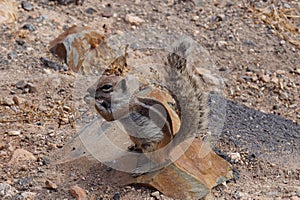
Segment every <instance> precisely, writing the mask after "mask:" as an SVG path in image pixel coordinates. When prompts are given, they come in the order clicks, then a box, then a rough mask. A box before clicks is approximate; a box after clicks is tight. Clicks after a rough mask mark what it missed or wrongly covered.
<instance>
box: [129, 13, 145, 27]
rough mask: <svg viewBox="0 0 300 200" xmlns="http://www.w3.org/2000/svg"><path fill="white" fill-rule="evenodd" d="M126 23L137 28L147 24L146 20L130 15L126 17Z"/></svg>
mask: <svg viewBox="0 0 300 200" xmlns="http://www.w3.org/2000/svg"><path fill="white" fill-rule="evenodd" d="M125 21H126V22H128V23H130V24H132V25H136V26H138V25H140V24H142V23H144V22H145V20H143V19H142V18H140V17H138V16H134V15H130V14H127V15H126V16H125Z"/></svg>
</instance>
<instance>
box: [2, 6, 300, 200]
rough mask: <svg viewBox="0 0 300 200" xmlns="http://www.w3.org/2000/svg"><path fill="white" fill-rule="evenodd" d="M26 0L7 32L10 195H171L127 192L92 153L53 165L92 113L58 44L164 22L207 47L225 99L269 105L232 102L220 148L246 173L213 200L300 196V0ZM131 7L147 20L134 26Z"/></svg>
mask: <svg viewBox="0 0 300 200" xmlns="http://www.w3.org/2000/svg"><path fill="white" fill-rule="evenodd" d="M25 2H27V3H29V4H30V5H31V6H32V7H30V5H29V6H28V5H24V4H26V3H22V5H21V1H17V3H18V5H19V17H18V20H17V22H16V23H15V24H11V25H4V24H2V25H1V27H0V33H1V36H0V37H1V40H0V43H1V47H0V71H1V75H0V76H1V80H0V83H1V84H0V94H1V106H0V112H1V113H0V120H1V121H0V198H4V199H5V198H6V199H26V195H27V196H29V197H28V198H29V199H31V198H32V196H35V198H36V199H73V197H72V195H71V194H70V193H69V189H70V188H71V187H72V186H74V185H78V186H80V187H81V188H83V189H84V190H86V192H87V195H88V196H89V198H90V199H167V197H164V196H163V195H157V193H156V192H155V190H152V189H147V188H144V187H136V186H135V187H133V186H126V187H122V188H120V187H117V186H116V185H115V182H116V181H117V179H116V177H114V176H113V174H111V173H110V170H109V168H107V167H105V166H102V165H101V164H100V163H97V162H93V161H90V160H87V159H85V158H81V159H79V160H77V161H74V162H71V163H66V164H62V165H53V164H51V159H52V158H53V156H54V154H56V153H57V152H59V150H60V149H61V148H62V147H63V146H64V145H65V144H66V143H67V141H68V140H69V139H70V138H71V137H72V136H73V135H74V134H75V132H76V129H75V124H76V123H75V122H76V119H77V118H78V117H80V115H82V113H85V112H86V111H87V110H88V107H87V106H86V105H85V104H84V103H83V102H82V100H81V99H80V98H78V97H74V96H73V95H72V94H74V90H75V89H76V84H74V82H75V79H76V76H75V75H74V74H73V75H72V74H69V73H68V72H67V66H66V65H64V64H63V62H62V61H60V60H59V59H58V58H56V57H54V56H53V55H52V54H50V52H49V51H48V48H47V47H48V45H49V42H50V41H51V40H53V39H54V38H55V37H56V36H58V35H59V34H60V33H61V32H62V31H63V30H64V29H66V28H67V27H70V26H72V25H74V24H77V25H89V26H91V27H93V28H96V29H98V30H100V31H103V32H106V34H107V35H110V36H111V35H120V34H123V33H124V32H127V31H131V30H142V29H148V28H151V27H156V28H157V29H167V30H169V31H171V32H172V34H185V35H188V36H190V37H192V38H193V39H194V40H195V41H197V42H199V43H200V44H201V45H202V46H203V47H204V48H205V49H206V50H207V51H208V52H209V53H210V56H211V59H212V60H213V61H214V63H215V64H216V70H217V72H218V74H220V76H222V77H223V79H224V82H225V88H224V96H225V98H226V99H228V100H233V101H236V102H238V103H239V104H243V105H246V106H248V107H250V108H253V109H256V110H258V111H261V112H258V111H255V110H252V109H250V108H247V107H244V106H241V105H239V104H236V103H234V102H230V101H228V104H227V116H228V117H227V119H226V123H225V125H224V129H223V131H222V134H221V137H219V138H218V140H217V142H216V143H215V145H217V146H218V148H219V149H221V151H223V152H225V153H226V154H228V155H230V156H231V157H232V159H233V162H234V164H235V166H236V168H237V170H238V171H239V172H240V178H239V179H237V180H236V182H234V181H231V182H229V183H227V185H222V186H218V187H217V188H215V189H214V190H213V192H212V195H211V196H212V197H211V198H215V199H294V200H295V199H300V171H299V160H300V159H299V152H300V150H299V147H298V146H299V143H300V141H299V137H300V126H299V124H300V110H299V107H300V105H299V104H300V51H299V48H300V43H299V42H300V31H299V29H300V18H299V16H300V4H299V1H297V0H294V1H293V0H291V1H287V0H286V1H268V0H262V1H259V0H257V1H236V0H228V1H219V0H214V1H177V0H175V1H173V0H166V1H160V0H158V1H145V2H144V1H139V0H135V1H127V0H124V1H119V2H109V1H92V0H88V1H85V2H84V3H83V5H75V3H71V4H69V5H58V4H57V3H56V2H54V1H47V0H41V1H29V0H28V1H25ZM127 14H132V15H135V16H138V17H140V18H141V19H143V20H144V22H141V23H140V24H138V25H134V24H132V23H130V22H127V21H126V20H125V16H126V15H127ZM41 57H42V58H46V59H48V60H50V61H53V63H51V62H46V64H45V62H42V60H41ZM44 61H45V60H44ZM264 113H268V114H264ZM273 114H275V115H273ZM297 124H298V125H297ZM253 146H255V147H256V148H249V147H253ZM266 146H267V148H265V147H266ZM17 149H22V150H26V151H22V150H21V151H16V150H17ZM253 149H255V150H253ZM288 150H290V151H288ZM27 151H28V152H30V153H28V152H27ZM262 155H263V156H262ZM18 156H19V157H18ZM46 180H51V181H52V182H53V183H55V184H56V185H55V184H48V185H46V184H45V181H46ZM49 188H50V189H49ZM5 195H6V197H4V196H5ZM30 196H31V197H30Z"/></svg>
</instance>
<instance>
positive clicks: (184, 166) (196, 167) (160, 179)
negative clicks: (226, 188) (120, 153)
mask: <svg viewBox="0 0 300 200" xmlns="http://www.w3.org/2000/svg"><path fill="white" fill-rule="evenodd" d="M182 145H183V146H182ZM184 145H185V144H184V142H183V143H182V144H180V145H179V146H178V147H176V150H174V151H173V152H172V153H171V154H173V155H175V157H176V155H177V154H178V153H181V152H180V151H182V149H184ZM171 157H172V155H171ZM172 160H173V159H172ZM116 161H117V160H116ZM117 162H118V161H117ZM114 172H115V173H116V174H114V176H116V177H119V178H120V179H118V180H119V182H118V183H119V184H121V185H127V184H142V185H149V186H151V187H153V188H156V189H157V190H159V191H160V192H161V193H162V194H164V195H166V196H169V197H172V198H176V199H201V198H203V197H205V196H206V195H208V194H210V191H211V189H212V188H213V187H215V186H217V185H219V184H221V183H223V182H224V181H226V180H229V179H231V178H232V177H233V175H232V166H231V165H230V164H229V163H228V162H227V161H225V160H224V159H223V158H221V157H219V156H218V155H217V154H216V153H215V152H214V151H213V150H212V149H211V148H210V145H207V144H206V143H204V142H202V141H201V140H200V139H194V140H193V142H192V144H191V145H190V146H189V148H188V149H187V150H186V151H185V152H184V153H183V155H182V156H181V157H180V158H179V159H177V160H176V161H174V162H173V163H172V164H170V165H168V166H167V167H165V168H162V169H160V170H158V171H154V172H149V173H146V174H144V175H141V176H139V177H137V178H133V177H132V176H131V175H130V174H125V173H122V172H119V171H114Z"/></svg>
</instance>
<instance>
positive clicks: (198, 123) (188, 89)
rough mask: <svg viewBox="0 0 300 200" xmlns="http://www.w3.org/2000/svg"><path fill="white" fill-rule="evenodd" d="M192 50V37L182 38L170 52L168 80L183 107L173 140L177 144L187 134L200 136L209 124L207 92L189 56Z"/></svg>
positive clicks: (188, 135) (187, 136)
mask: <svg viewBox="0 0 300 200" xmlns="http://www.w3.org/2000/svg"><path fill="white" fill-rule="evenodd" d="M192 50H193V44H192V42H191V41H188V40H182V41H180V42H179V44H178V45H176V47H175V48H174V50H173V52H172V53H170V54H169V55H168V58H167V60H168V62H167V63H168V66H167V67H166V68H167V69H166V70H167V77H166V84H167V87H168V89H169V90H170V92H171V93H173V95H174V96H175V98H176V100H177V103H178V104H179V107H180V114H181V126H180V129H179V131H178V133H177V134H176V136H175V138H174V140H173V144H174V145H177V144H179V143H180V142H182V141H184V140H185V139H187V138H190V137H195V136H199V135H200V133H201V132H203V130H205V129H206V128H207V121H208V120H207V115H208V112H209V108H208V105H207V95H206V94H205V93H204V91H203V87H204V85H203V82H202V80H200V78H199V77H196V76H195V75H194V74H193V69H192V66H189V65H188V62H187V58H188V55H189V53H190V52H191V51H192Z"/></svg>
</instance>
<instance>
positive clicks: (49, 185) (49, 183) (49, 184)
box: [45, 180, 57, 190]
mask: <svg viewBox="0 0 300 200" xmlns="http://www.w3.org/2000/svg"><path fill="white" fill-rule="evenodd" d="M45 187H46V188H48V189H51V190H56V189H57V185H56V184H55V183H53V182H52V181H50V180H46V181H45Z"/></svg>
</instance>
